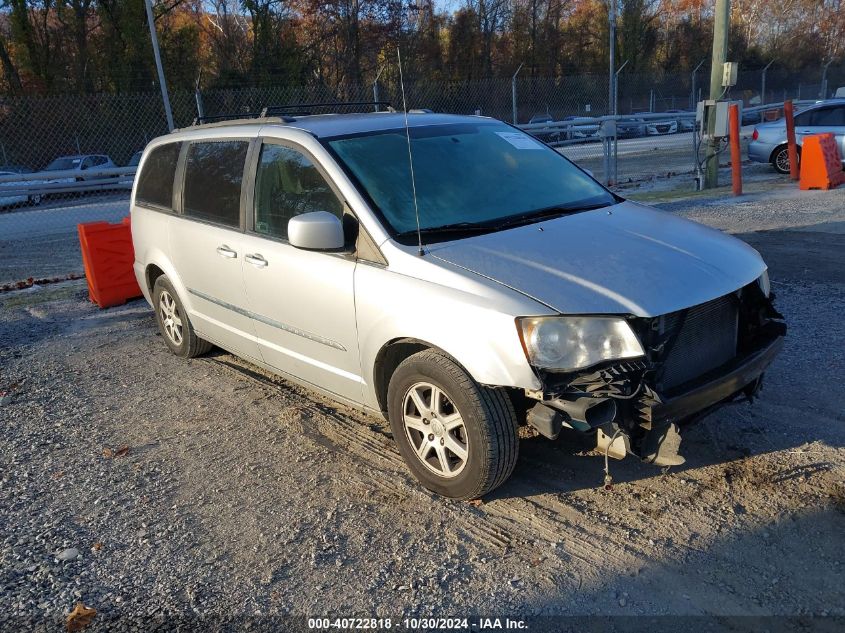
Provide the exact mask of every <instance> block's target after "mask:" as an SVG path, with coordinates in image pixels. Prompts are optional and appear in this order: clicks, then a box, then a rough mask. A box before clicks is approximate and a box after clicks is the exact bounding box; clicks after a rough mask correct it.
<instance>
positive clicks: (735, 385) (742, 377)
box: [645, 336, 784, 424]
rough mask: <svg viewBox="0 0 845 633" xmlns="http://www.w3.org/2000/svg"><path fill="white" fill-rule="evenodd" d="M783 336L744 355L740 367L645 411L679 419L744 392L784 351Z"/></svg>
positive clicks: (657, 420) (658, 419)
mask: <svg viewBox="0 0 845 633" xmlns="http://www.w3.org/2000/svg"><path fill="white" fill-rule="evenodd" d="M783 340H784V337H783V336H778V337H777V338H776V339H774V340H773V341H772V342H771V343H769V344H768V345H767V346H766V347H764V348H763V349H761V350H759V351H757V352H755V353H754V354H751V355H750V356H748V357H746V358H743V359H741V360H740V361H739V362H738V363H737V365H736V367H734V368H733V369H728V370H727V373H726V374H724V375H722V376H719V377H717V378H713V379H712V380H707V381H706V382H704V383H703V384H701V385H700V386H697V387H694V388H693V389H691V390H690V391H688V392H686V393H683V394H680V395H677V396H675V397H672V398H668V399H666V400H664V401H662V402H661V401H659V400H658V401H657V402H655V403H654V404H653V405H651V406H650V407H649V409H648V411H647V412H645V414H646V415H645V417H647V418H648V419H650V420H651V423H652V424H665V423H667V422H678V421H679V420H682V419H684V418H686V417H688V416H689V415H690V412H693V413H697V412H699V411H704V410H705V409H709V408H711V407H713V406H714V405H716V404H719V403H720V402H724V401H725V400H729V399H730V398H731V397H732V396H734V395H735V394H738V393H741V392H742V391H743V389H744V388H745V387H746V386H748V385H752V384H754V383H756V382H757V381H758V380H759V378H760V376H762V375H763V372H764V371H765V370H766V368H767V367H768V366H769V365H771V364H772V361H774V359H775V356H777V355H778V353H780V350H781V349H782V348H783Z"/></svg>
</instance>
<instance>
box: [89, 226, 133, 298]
mask: <svg viewBox="0 0 845 633" xmlns="http://www.w3.org/2000/svg"><path fill="white" fill-rule="evenodd" d="M76 228H77V230H78V231H79V245H80V247H81V249H82V263H83V265H84V266H85V278H86V279H87V280H88V297H89V298H90V299H91V301H93V302H94V303H96V304H97V305H98V306H100V307H101V308H108V307H111V306H117V305H122V304H124V303H126V301H127V300H129V299H134V298H135V297H140V296H141V288H139V287H138V281H137V280H136V279H135V271H134V270H133V269H132V264H133V263H134V261H135V249H134V248H133V247H132V232H131V229H130V226H129V218H124V219H123V222H121V223H119V224H110V223H108V222H89V223H87V224H77V226H76Z"/></svg>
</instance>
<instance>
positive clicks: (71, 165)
mask: <svg viewBox="0 0 845 633" xmlns="http://www.w3.org/2000/svg"><path fill="white" fill-rule="evenodd" d="M80 162H82V159H81V158H57V159H56V160H54V161H53V162H52V163H50V164H49V165H47V166H46V167H45V168H44V171H64V170H66V169H76V168H77V167H79V163H80Z"/></svg>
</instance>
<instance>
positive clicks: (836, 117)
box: [810, 107, 845, 127]
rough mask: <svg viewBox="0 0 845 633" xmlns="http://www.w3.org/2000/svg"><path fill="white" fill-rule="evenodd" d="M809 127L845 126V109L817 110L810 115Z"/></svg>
mask: <svg viewBox="0 0 845 633" xmlns="http://www.w3.org/2000/svg"><path fill="white" fill-rule="evenodd" d="M811 114H812V117H811V122H810V125H812V126H817V127H833V126H837V125H845V107H843V108H819V109H818V110H813V112H812V113H811Z"/></svg>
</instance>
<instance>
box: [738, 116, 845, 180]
mask: <svg viewBox="0 0 845 633" xmlns="http://www.w3.org/2000/svg"><path fill="white" fill-rule="evenodd" d="M827 132H831V133H833V135H834V136H835V137H836V144H837V145H838V147H839V155H840V156H841V157H842V160H843V164H845V99H828V100H827V101H821V102H819V103H816V104H813V105H811V106H808V107H807V108H805V109H803V110H801V112H799V113H798V114H796V115H795V142H796V144H797V145H798V147H799V161H800V147H801V145H802V143H803V141H804V137H805V136H809V135H812V134H825V133H827ZM748 158H749V159H751V160H753V161H756V162H758V163H771V164H772V166H773V167H774V168H775V169H776V170H777V171H779V172H780V173H782V174H788V173H789V152H788V148H787V146H786V119H778V120H777V121H772V122H770V123H760V124H759V125H757V127H755V128H754V133H753V134H752V135H751V142H750V143H749V144H748Z"/></svg>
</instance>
